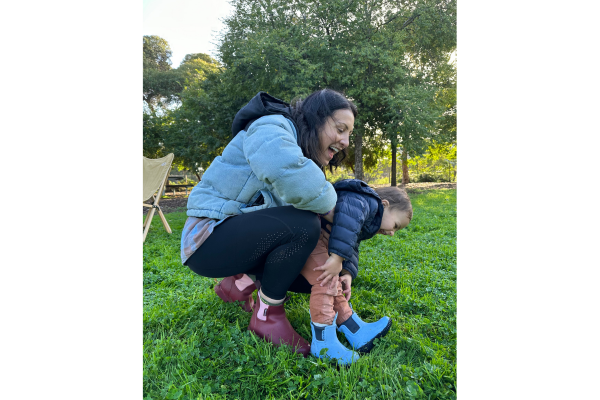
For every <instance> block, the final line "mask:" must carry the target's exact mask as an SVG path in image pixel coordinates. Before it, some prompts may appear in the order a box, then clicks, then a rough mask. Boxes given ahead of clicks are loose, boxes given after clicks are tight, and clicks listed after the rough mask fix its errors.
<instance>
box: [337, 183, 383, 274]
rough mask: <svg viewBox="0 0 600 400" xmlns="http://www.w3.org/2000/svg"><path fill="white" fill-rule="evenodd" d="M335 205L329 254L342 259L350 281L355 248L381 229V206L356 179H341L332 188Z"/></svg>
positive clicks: (355, 266)
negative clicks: (334, 195)
mask: <svg viewBox="0 0 600 400" xmlns="http://www.w3.org/2000/svg"><path fill="white" fill-rule="evenodd" d="M333 187H334V189H335V191H336V193H337V203H336V205H335V214H334V216H333V226H332V228H331V235H330V236H329V253H335V254H337V255H339V256H341V257H343V258H344V262H343V264H342V267H343V268H344V269H345V270H347V271H348V272H350V274H351V275H352V279H354V278H356V275H357V274H358V246H359V245H360V241H361V240H365V239H370V238H372V237H373V236H375V234H376V233H377V231H378V230H379V228H380V227H381V219H382V218H383V203H382V202H381V199H380V198H379V196H378V195H377V193H376V192H375V191H374V190H373V189H371V188H370V187H369V186H368V185H367V184H366V183H364V182H363V181H360V180H358V179H345V180H343V181H339V182H336V183H335V184H334V185H333Z"/></svg>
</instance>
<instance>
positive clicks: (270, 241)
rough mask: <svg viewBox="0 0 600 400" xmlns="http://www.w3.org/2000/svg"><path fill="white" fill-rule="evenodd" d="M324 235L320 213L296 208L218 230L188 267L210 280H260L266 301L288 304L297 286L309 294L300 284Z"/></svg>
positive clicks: (239, 219)
mask: <svg viewBox="0 0 600 400" xmlns="http://www.w3.org/2000/svg"><path fill="white" fill-rule="evenodd" d="M320 232H321V224H320V222H319V218H318V217H317V215H316V214H315V213H313V212H310V211H305V210H299V209H297V208H294V207H293V206H286V207H275V208H267V209H264V210H258V211H253V212H250V213H248V214H241V215H236V216H234V217H231V218H228V219H226V220H225V221H224V222H223V223H221V224H220V225H218V226H216V227H215V229H214V231H213V232H212V233H211V234H210V236H209V237H208V239H206V241H205V242H204V243H203V244H202V245H201V246H200V247H199V248H198V250H196V251H195V252H194V254H192V255H191V257H190V258H189V259H188V260H187V261H186V263H185V265H187V266H188V267H190V269H191V270H192V271H194V272H195V273H197V274H198V275H201V276H206V277H209V278H223V277H226V276H231V275H235V274H240V273H249V274H254V275H257V277H260V282H261V290H262V292H263V293H264V294H265V295H266V296H268V297H271V298H272V299H282V298H284V297H285V295H286V292H287V291H288V289H289V288H290V286H291V285H292V283H294V288H295V289H296V290H297V291H301V292H304V291H305V289H306V288H305V287H304V286H306V285H304V282H301V281H302V280H301V279H299V280H298V281H296V280H297V278H299V275H300V271H301V270H302V267H304V264H305V263H306V260H307V259H308V256H309V255H310V253H312V251H313V250H314V249H315V247H316V245H317V241H318V240H319V235H320ZM295 281H296V282H295Z"/></svg>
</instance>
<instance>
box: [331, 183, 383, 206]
mask: <svg viewBox="0 0 600 400" xmlns="http://www.w3.org/2000/svg"><path fill="white" fill-rule="evenodd" d="M333 188H334V189H335V190H348V191H350V192H354V193H362V194H368V195H370V196H373V197H375V198H376V199H378V200H379V201H380V202H381V199H379V195H378V194H377V192H376V191H375V190H373V188H371V187H370V186H369V185H367V184H366V183H365V182H363V181H361V180H359V179H343V180H341V181H338V182H336V183H334V184H333Z"/></svg>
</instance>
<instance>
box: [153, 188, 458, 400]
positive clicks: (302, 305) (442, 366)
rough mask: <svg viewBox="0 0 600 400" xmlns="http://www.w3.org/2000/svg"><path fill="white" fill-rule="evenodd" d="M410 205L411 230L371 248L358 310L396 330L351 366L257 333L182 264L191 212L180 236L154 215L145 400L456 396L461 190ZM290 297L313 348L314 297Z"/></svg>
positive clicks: (365, 254)
mask: <svg viewBox="0 0 600 400" xmlns="http://www.w3.org/2000/svg"><path fill="white" fill-rule="evenodd" d="M411 199H412V203H413V208H414V216H413V220H412V222H411V224H410V225H409V226H408V227H407V228H406V229H404V230H402V231H399V232H397V233H396V235H395V236H394V237H393V238H391V237H386V236H381V235H377V236H376V237H375V238H373V239H371V240H367V241H365V242H364V243H363V244H361V247H360V269H359V275H358V277H357V279H356V280H355V281H354V282H353V285H352V287H353V290H352V299H351V302H352V305H353V307H354V309H355V311H356V312H357V313H358V315H359V316H360V317H361V318H362V319H363V320H365V321H367V322H372V321H375V320H377V319H379V318H381V317H382V316H384V315H387V316H389V317H390V318H392V320H393V325H392V328H391V329H390V331H389V333H388V334H387V336H386V337H384V338H382V339H380V340H379V341H378V344H377V345H376V346H375V348H374V349H373V351H371V353H370V354H368V355H365V356H362V357H361V358H360V360H358V361H357V362H355V363H354V364H353V365H352V366H351V367H349V368H338V367H337V366H336V365H335V364H334V363H333V362H328V361H323V360H319V359H317V358H314V357H312V356H309V357H308V358H306V359H304V358H302V356H300V355H297V354H294V353H292V352H291V351H290V349H289V348H286V347H284V348H273V347H272V345H270V344H268V343H265V342H263V341H262V340H261V339H258V338H256V337H254V336H253V335H252V334H250V333H249V332H248V331H247V327H248V322H249V320H250V314H249V313H245V312H243V311H242V310H241V308H239V306H237V305H235V304H227V303H223V302H222V301H221V300H220V299H219V298H218V297H217V295H216V294H215V293H214V291H213V287H214V284H215V282H214V280H213V279H209V278H203V277H200V276H197V275H195V274H194V273H193V272H191V271H190V270H189V269H188V268H187V267H184V266H183V265H181V262H180V258H179V240H180V234H181V229H182V227H183V224H184V222H185V219H186V216H185V213H171V214H167V220H168V221H169V224H170V225H171V228H172V229H173V234H172V235H169V234H167V233H166V232H165V230H164V228H163V227H162V224H161V222H160V219H159V218H158V217H155V218H154V220H153V223H152V227H151V228H150V232H149V233H148V238H147V240H146V242H145V243H144V398H145V399H155V400H156V399H180V400H183V399H186V400H187V399H189V400H191V399H240V400H245V399H330V398H331V399H455V398H456V190H448V189H447V190H433V191H428V192H425V193H422V194H413V195H412V196H411ZM291 295H292V297H291V300H290V301H289V302H288V303H286V305H285V309H286V313H287V316H288V319H289V320H290V322H291V323H292V325H293V326H294V328H295V329H296V330H297V331H298V333H300V334H301V335H302V336H304V338H306V339H307V340H308V341H309V342H310V338H311V332H310V324H309V314H308V299H309V296H308V295H305V294H291ZM339 337H340V340H341V342H342V343H344V344H345V345H347V342H346V341H345V339H343V336H342V335H340V336H339Z"/></svg>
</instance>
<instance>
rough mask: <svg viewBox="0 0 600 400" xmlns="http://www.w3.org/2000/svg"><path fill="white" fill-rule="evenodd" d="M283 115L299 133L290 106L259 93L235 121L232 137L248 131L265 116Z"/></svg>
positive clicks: (243, 108)
mask: <svg viewBox="0 0 600 400" xmlns="http://www.w3.org/2000/svg"><path fill="white" fill-rule="evenodd" d="M274 114H279V115H283V116H284V117H286V118H287V119H289V120H290V121H292V124H294V128H296V132H298V126H297V125H296V123H295V122H294V120H293V118H292V108H291V107H290V105H289V104H288V103H286V102H284V101H282V100H279V99H276V98H275V97H273V96H271V95H270V94H267V93H265V92H258V94H257V95H256V96H254V97H253V98H252V99H251V100H250V101H249V102H248V104H246V105H245V106H244V107H242V109H241V110H240V111H238V113H237V114H235V118H234V119H233V124H232V125H231V134H232V137H235V135H237V134H238V132H240V131H241V130H246V129H247V128H248V126H249V125H250V124H251V123H252V122H254V121H255V120H257V119H258V118H260V117H264V116H265V115H274Z"/></svg>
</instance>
